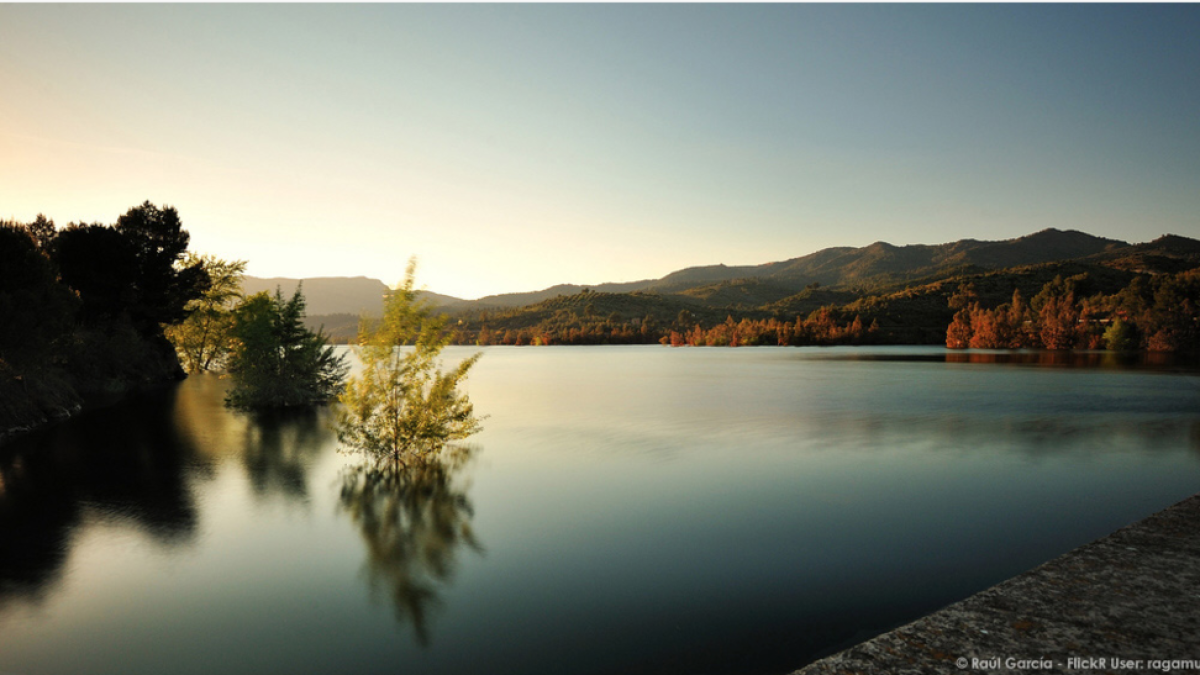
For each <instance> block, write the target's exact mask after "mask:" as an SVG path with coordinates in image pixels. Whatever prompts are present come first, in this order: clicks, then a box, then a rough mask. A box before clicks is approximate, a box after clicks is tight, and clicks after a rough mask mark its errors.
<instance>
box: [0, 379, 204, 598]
mask: <svg viewBox="0 0 1200 675" xmlns="http://www.w3.org/2000/svg"><path fill="white" fill-rule="evenodd" d="M178 395H179V389H178V387H172V388H170V389H167V390H165V391H163V392H155V393H154V394H153V395H146V396H140V397H137V398H135V399H132V400H130V401H128V402H123V403H121V404H118V405H114V406H112V407H110V408H108V409H106V410H104V411H102V412H99V413H94V414H89V415H84V416H81V417H79V418H77V419H75V420H72V421H71V423H70V424H65V425H62V426H60V427H56V428H52V429H47V430H45V431H43V432H41V433H39V434H35V435H32V436H29V437H27V438H24V439H20V440H19V441H18V442H16V443H13V444H12V445H6V446H5V448H4V449H3V452H0V606H3V605H4V604H5V603H6V602H7V601H8V600H10V599H13V598H27V599H32V600H34V601H38V600H40V599H41V598H42V597H44V596H45V594H46V593H47V592H48V591H49V589H50V588H51V587H52V586H53V585H54V584H55V583H56V582H57V581H58V579H59V577H60V575H61V572H62V566H63V564H64V563H65V562H66V559H67V557H68V556H69V554H70V550H71V547H72V545H73V540H74V538H75V535H76V530H77V529H78V528H79V527H80V526H81V525H82V524H83V523H84V522H85V521H86V520H87V518H86V517H85V516H86V514H87V513H88V512H89V511H92V510H98V511H99V512H101V513H103V514H104V515H106V516H112V517H114V518H116V519H117V520H118V521H119V522H127V523H131V524H133V525H135V526H136V527H137V529H139V530H140V531H142V532H144V533H145V534H147V535H148V536H149V537H151V538H152V539H153V540H155V541H156V542H158V543H160V544H163V545H165V546H171V547H175V546H179V545H182V544H186V543H189V542H191V541H192V539H193V537H194V535H195V532H196V528H197V518H198V516H197V509H196V504H195V497H194V495H193V494H192V490H191V487H190V485H189V479H190V477H191V474H193V473H194V472H195V471H196V470H197V469H200V468H201V467H200V466H199V465H197V463H196V458H197V452H196V448H195V446H194V445H193V444H192V443H191V439H190V438H189V435H188V434H187V433H186V432H185V431H184V430H182V429H181V428H180V427H179V426H178V425H177V424H175V423H174V422H173V421H172V419H171V415H170V411H172V410H173V409H174V408H175V406H176V402H177V398H178Z"/></svg>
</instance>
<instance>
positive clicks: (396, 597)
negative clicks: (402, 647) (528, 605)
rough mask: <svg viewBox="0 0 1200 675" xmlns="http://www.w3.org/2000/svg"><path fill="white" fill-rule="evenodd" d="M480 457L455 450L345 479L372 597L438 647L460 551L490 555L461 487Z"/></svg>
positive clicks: (378, 465)
mask: <svg viewBox="0 0 1200 675" xmlns="http://www.w3.org/2000/svg"><path fill="white" fill-rule="evenodd" d="M475 453H476V450H475V449H474V448H470V447H465V446H447V447H445V448H443V449H442V450H441V451H440V452H438V453H436V454H435V455H434V456H432V457H431V458H430V459H427V460H424V461H418V462H412V463H409V464H405V463H403V462H396V461H392V460H383V461H375V462H367V463H362V464H357V465H354V466H351V467H348V468H347V469H346V470H345V471H344V472H343V474H342V490H341V509H342V510H343V511H344V512H346V513H347V514H349V516H350V518H351V520H352V521H353V522H354V524H355V525H357V526H358V528H359V531H360V534H361V535H362V538H363V542H364V543H365V544H366V548H367V560H366V563H365V567H364V569H365V573H366V575H367V579H368V583H369V584H370V587H371V592H372V593H373V594H374V595H375V596H376V597H383V598H385V599H388V600H390V601H391V603H392V605H393V607H394V609H395V615H396V620H397V621H400V622H402V623H403V622H411V623H412V626H413V631H414V633H415V637H416V639H417V642H418V643H419V644H421V645H422V646H425V645H428V644H429V642H430V635H429V621H430V617H431V614H432V613H433V612H434V611H436V610H437V609H438V608H439V607H440V606H441V599H440V597H439V591H440V589H441V588H443V587H444V586H446V585H447V584H449V583H450V582H451V581H452V579H453V576H454V572H455V569H456V566H457V559H458V554H459V550H460V549H461V548H462V547H463V546H467V547H469V548H471V549H472V550H474V551H476V552H478V553H482V552H483V548H482V547H481V546H480V544H479V542H478V541H477V540H476V538H475V535H474V533H473V532H472V530H471V518H472V517H473V516H474V511H473V509H472V507H471V503H470V501H469V500H468V499H467V495H466V490H465V488H463V487H460V486H458V485H456V482H455V478H456V476H457V475H458V474H460V473H461V471H462V470H463V469H464V468H465V466H466V465H467V464H468V463H469V461H470V460H471V458H472V457H473V456H474V455H475Z"/></svg>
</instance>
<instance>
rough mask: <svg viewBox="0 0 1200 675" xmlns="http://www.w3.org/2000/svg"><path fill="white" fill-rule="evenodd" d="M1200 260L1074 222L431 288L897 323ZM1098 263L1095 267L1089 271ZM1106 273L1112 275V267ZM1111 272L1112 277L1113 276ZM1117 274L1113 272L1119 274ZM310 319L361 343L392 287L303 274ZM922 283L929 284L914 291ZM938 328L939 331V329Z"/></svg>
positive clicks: (559, 321) (665, 317)
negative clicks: (637, 273) (971, 300)
mask: <svg viewBox="0 0 1200 675" xmlns="http://www.w3.org/2000/svg"><path fill="white" fill-rule="evenodd" d="M1197 267H1200V241H1197V240H1195V239H1190V238H1187V237H1181V236H1177V235H1165V236H1163V237H1160V238H1159V239H1156V240H1154V241H1152V242H1146V243H1142V244H1130V243H1127V242H1124V241H1119V240H1115V239H1107V238H1104V237H1096V236H1093V235H1090V234H1087V233H1085V232H1078V231H1074V230H1066V231H1064V230H1056V229H1046V230H1042V231H1040V232H1035V233H1033V234H1029V235H1026V236H1023V237H1018V238H1015V239H1005V240H999V241H980V240H975V239H961V240H959V241H954V242H950V243H945V244H912V245H907V246H896V245H893V244H889V243H887V242H875V243H874V244H871V245H869V246H863V247H858V248H855V247H846V246H842V247H834V248H827V249H822V250H820V251H817V252H815V253H810V254H808V255H805V256H801V257H798V258H791V259H788V260H783V261H778V262H771V263H764V264H761V265H741V266H728V265H708V266H699V267H688V268H684V269H681V270H677V271H674V272H671V273H670V274H667V275H666V276H664V277H661V278H659V279H643V280H640V281H630V282H620V283H603V284H597V285H590V286H582V285H578V284H559V285H555V286H551V287H549V288H545V289H542V290H539V291H531V292H527V293H507V294H503V295H491V296H486V297H483V298H480V299H478V300H462V299H459V298H454V297H450V296H445V295H439V294H436V293H428V292H423V293H422V294H423V295H424V297H426V298H428V299H429V300H430V301H431V302H432V303H433V304H434V305H435V306H436V307H438V308H440V309H442V310H444V311H447V312H449V313H450V314H451V315H452V316H453V317H455V319H456V320H457V321H458V322H459V323H458V325H460V326H466V327H471V326H476V327H478V326H483V325H487V326H488V327H489V328H491V329H504V330H508V329H520V328H528V327H532V326H538V325H541V326H546V325H551V324H555V325H568V324H571V325H573V323H572V322H577V321H582V322H584V323H586V322H588V321H593V320H597V318H603V319H605V320H609V319H611V321H621V322H626V321H627V322H632V323H631V325H634V324H636V325H637V326H639V327H640V326H642V325H643V324H650V323H652V324H654V325H656V326H658V327H662V326H666V325H668V324H680V323H681V317H683V316H688V317H691V318H694V319H695V320H700V321H703V322H711V321H719V320H723V319H724V318H725V317H726V316H735V317H739V318H740V317H748V318H752V319H753V318H763V317H781V318H783V317H795V316H797V315H807V314H808V313H810V312H813V311H815V310H817V309H819V308H821V307H827V306H837V307H844V308H849V309H850V310H853V311H856V312H862V313H863V314H864V316H870V317H872V318H873V319H875V318H878V319H879V322H880V325H881V326H884V327H888V326H891V325H895V326H897V327H898V326H899V325H900V324H901V323H904V322H905V321H906V319H903V318H902V316H901V315H907V316H909V317H911V316H913V315H914V313H918V314H919V313H924V314H925V315H927V316H928V321H924V323H929V324H930V326H934V325H935V324H938V323H939V322H942V321H944V320H945V314H946V306H945V296H946V294H947V293H948V292H949V291H947V290H946V289H947V288H949V286H947V285H946V284H949V283H951V282H953V285H954V287H957V283H958V281H959V280H962V279H976V280H978V281H979V282H980V283H986V284H988V285H994V286H995V287H996V290H995V293H997V296H996V297H1000V296H1001V295H1003V294H1011V293H1012V289H1013V288H1016V287H1020V288H1021V289H1022V292H1023V293H1027V292H1036V291H1037V289H1038V288H1040V286H1041V284H1043V283H1045V281H1046V280H1048V279H1043V277H1046V275H1049V277H1050V278H1052V277H1053V276H1054V274H1058V273H1064V274H1081V273H1084V272H1087V273H1088V274H1090V276H1091V278H1093V279H1101V280H1104V284H1103V285H1104V286H1105V287H1106V288H1107V287H1108V286H1112V285H1113V284H1117V283H1125V282H1126V281H1127V280H1128V278H1129V274H1158V273H1174V272H1180V271H1184V270H1189V269H1194V268H1197ZM1089 270H1090V271H1089ZM1105 270H1108V271H1105ZM1109 272H1112V273H1113V274H1110V273H1109ZM1114 274H1115V276H1114ZM299 281H300V280H298V279H278V278H277V279H260V278H256V277H247V278H246V279H245V282H244V288H245V290H246V291H247V292H255V291H258V290H270V291H273V290H274V289H275V287H276V286H279V287H281V288H282V290H283V292H284V293H285V294H290V293H291V292H292V290H293V289H295V286H296V284H297V283H298V282H299ZM303 281H304V293H305V297H306V298H307V300H308V315H309V321H308V323H310V324H312V325H314V326H316V325H324V326H325V327H326V331H327V332H328V333H330V334H331V335H333V336H334V337H336V338H337V339H339V340H347V339H352V338H353V335H354V332H355V329H356V326H357V317H358V316H359V315H360V314H362V313H363V312H366V313H369V314H378V313H379V312H380V309H381V307H382V298H383V294H384V291H386V290H387V287H386V286H385V285H384V283H383V282H382V281H379V280H377V279H368V278H366V277H353V278H345V277H318V278H311V279H305V280H303ZM918 287H921V288H924V289H925V290H923V291H921V292H920V293H915V289H916V288H918ZM931 331H932V332H930V336H933V335H935V333H936V331H933V330H932V328H931Z"/></svg>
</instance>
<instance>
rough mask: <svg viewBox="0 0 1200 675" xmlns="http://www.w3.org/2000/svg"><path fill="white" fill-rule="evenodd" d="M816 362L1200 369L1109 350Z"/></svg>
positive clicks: (883, 355) (849, 355)
mask: <svg viewBox="0 0 1200 675" xmlns="http://www.w3.org/2000/svg"><path fill="white" fill-rule="evenodd" d="M803 358H805V359H808V360H814V361H826V360H828V361H896V362H922V363H974V364H991V365H997V364H999V365H1022V366H1043V367H1055V368H1089V369H1095V368H1108V369H1119V370H1143V371H1144V370H1160V369H1162V370H1188V371H1195V370H1200V361H1198V360H1197V359H1196V357H1195V356H1191V355H1186V354H1175V353H1168V352H1136V353H1122V352H1110V351H1049V350H975V349H968V350H952V349H947V350H945V351H930V352H924V351H922V352H912V351H909V352H888V351H836V352H830V353H827V354H812V353H806V354H805V355H804V357H803Z"/></svg>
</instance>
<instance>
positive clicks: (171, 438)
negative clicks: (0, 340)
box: [0, 347, 1200, 675]
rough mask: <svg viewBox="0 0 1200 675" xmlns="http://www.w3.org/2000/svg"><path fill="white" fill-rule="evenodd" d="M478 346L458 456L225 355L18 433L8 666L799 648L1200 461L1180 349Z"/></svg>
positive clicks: (717, 656)
mask: <svg viewBox="0 0 1200 675" xmlns="http://www.w3.org/2000/svg"><path fill="white" fill-rule="evenodd" d="M472 351H473V350H466V349H459V350H455V349H451V350H448V352H447V356H448V357H449V358H450V359H451V360H452V359H454V358H461V357H462V356H464V355H466V354H469V353H472ZM484 351H485V356H484V357H483V359H482V361H480V363H479V365H478V366H477V367H476V369H475V371H473V374H472V376H471V379H470V381H469V383H468V389H469V391H470V393H471V396H472V399H473V400H474V402H475V403H476V408H477V411H478V412H480V413H482V414H486V415H488V418H487V419H486V420H485V422H484V427H485V430H484V432H483V433H481V434H479V435H478V436H475V437H473V438H472V440H471V448H470V449H471V452H472V457H471V459H470V461H469V462H468V463H467V465H466V466H465V468H463V469H461V470H459V471H456V472H449V473H446V474H437V475H432V474H431V475H422V476H412V477H409V478H406V479H405V480H403V481H393V482H389V483H380V482H373V481H371V480H369V479H367V478H365V477H364V476H363V475H361V474H360V473H358V472H356V471H355V470H354V466H355V461H354V458H353V457H349V456H346V455H342V454H339V453H338V452H337V443H336V438H335V437H334V435H333V433H332V432H331V431H330V429H329V427H328V423H329V411H328V410H322V411H318V412H316V413H312V414H301V415H290V416H282V417H280V416H276V417H255V416H251V415H246V414H240V413H234V412H231V411H228V410H225V409H224V408H223V407H222V406H221V398H222V395H223V391H224V387H225V384H226V383H225V382H224V381H222V380H218V379H215V378H211V377H195V378H191V379H190V380H188V381H187V382H185V383H183V384H182V385H181V386H180V387H178V388H177V389H174V390H171V391H169V392H167V393H160V394H156V395H154V396H150V397H145V398H143V399H140V400H137V401H132V402H130V403H128V404H124V405H121V406H117V407H113V408H108V409H105V410H101V411H95V412H93V413H90V414H88V415H85V416H82V417H80V418H79V419H77V420H75V421H73V422H71V423H69V424H66V425H63V426H61V427H58V428H56V429H51V430H48V431H45V432H42V433H39V434H36V435H32V436H28V437H25V438H22V439H19V440H18V441H15V442H10V443H9V444H7V445H5V446H3V447H0V672H4V673H26V674H30V675H33V674H40V673H64V674H66V673H121V674H129V673H156V674H157V673H164V672H171V673H205V674H210V673H329V672H335V671H338V672H356V673H394V672H405V673H473V674H474V673H489V674H505V673H513V674H516V673H521V674H538V673H556V674H558V673H784V672H789V671H790V670H791V669H794V668H796V667H799V666H801V665H803V664H804V663H806V662H808V661H810V660H812V659H813V658H816V657H818V656H821V655H824V654H826V653H829V652H831V651H834V650H836V649H838V648H841V647H844V646H848V645H849V644H851V643H853V642H855V641H857V640H860V639H863V638H866V637H869V636H870V635H872V634H874V633H876V632H879V631H882V630H886V629H888V628H890V627H893V626H895V625H897V624H900V623H904V622H907V621H910V620H912V619H914V618H916V617H918V616H920V615H922V614H924V613H927V612H928V611H931V610H933V609H936V608H938V607H940V606H943V605H945V604H947V603H949V602H953V601H955V600H958V599H961V598H963V597H965V596H967V595H969V594H971V593H973V592H975V591H978V590H981V589H983V588H985V587H987V586H989V585H991V584H994V583H996V582H998V581H1000V580H1002V579H1005V578H1007V577H1009V576H1012V575H1014V574H1016V573H1019V572H1021V571H1023V570H1025V569H1028V568H1030V567H1032V566H1034V565H1036V564H1038V563H1041V562H1043V561H1045V560H1048V559H1050V558H1052V557H1054V556H1056V555H1058V554H1061V553H1063V552H1066V551H1068V550H1070V549H1072V548H1074V547H1076V546H1078V545H1080V544H1083V543H1086V542H1088V541H1091V540H1093V539H1095V538H1097V537H1100V536H1102V535H1104V534H1107V533H1108V532H1111V531H1112V530H1114V529H1116V528H1118V527H1121V526H1123V525H1126V524H1128V523H1131V522H1133V521H1135V520H1138V519H1140V518H1142V517H1144V516H1146V515H1149V514H1150V513H1152V512H1154V511H1157V510H1159V509H1161V508H1164V507H1166V506H1168V505H1170V504H1172V503H1174V502H1176V501H1178V500H1180V499H1182V498H1184V497H1186V496H1188V495H1191V494H1193V493H1195V492H1197V491H1198V490H1200V377H1198V376H1197V374H1196V372H1195V371H1194V370H1189V369H1179V368H1171V367H1157V368H1154V367H1115V366H1114V364H1113V363H1111V362H1110V361H1111V359H1107V358H1105V357H1100V356H1091V357H1084V358H1082V359H1076V360H1075V361H1070V360H1067V361H1063V360H1062V358H1061V357H1049V356H1044V355H1043V356H1039V355H1027V356H1021V357H1009V356H1004V355H995V354H987V353H984V354H975V355H974V356H969V355H966V354H963V353H956V354H950V355H947V353H946V352H945V351H944V350H941V349H931V348H890V349H873V350H867V349H851V348H846V349H841V348H837V349H808V348H804V349H781V348H763V349H757V348H749V349H715V348H714V349H667V348H661V347H547V348H506V347H492V348H487V349H486V350H484ZM971 361H975V362H971ZM1069 366H1073V367H1069Z"/></svg>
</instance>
